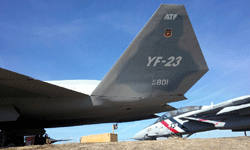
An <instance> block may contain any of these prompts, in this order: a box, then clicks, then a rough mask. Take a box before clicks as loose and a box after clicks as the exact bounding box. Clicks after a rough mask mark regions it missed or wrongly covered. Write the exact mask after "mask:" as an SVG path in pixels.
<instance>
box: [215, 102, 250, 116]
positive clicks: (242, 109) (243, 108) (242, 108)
mask: <svg viewBox="0 0 250 150" xmlns="http://www.w3.org/2000/svg"><path fill="white" fill-rule="evenodd" d="M249 110H250V104H243V105H239V106H230V107H225V108H223V109H222V110H220V111H219V112H218V113H217V114H216V115H221V114H228V113H234V112H235V111H238V113H239V115H249V114H250V112H249Z"/></svg>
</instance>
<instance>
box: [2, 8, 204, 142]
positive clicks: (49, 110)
mask: <svg viewBox="0 0 250 150" xmlns="http://www.w3.org/2000/svg"><path fill="white" fill-rule="evenodd" d="M207 71H208V67H207V64H206V61H205V59H204V57H203V54H202V51H201V48H200V46H199V43H198V41H197V38H196V35H195V33H194V30H193V28H192V25H191V23H190V20H189V17H188V15H187V11H186V9H185V7H184V5H165V4H163V5H161V6H160V7H159V8H158V9H157V11H156V12H155V13H154V14H153V16H152V17H151V18H150V20H149V21H148V22H147V24H146V25H145V26H144V27H143V29H142V30H141V31H140V32H139V34H138V35H137V36H136V37H135V39H134V40H133V41H132V43H131V44H130V45H129V46H128V48H127V49H126V50H125V52H124V53H123V54H122V55H121V57H120V58H119V59H118V61H117V62H116V63H115V64H114V66H113V67H112V68H111V70H110V71H109V72H108V73H107V74H106V76H105V77H104V78H103V79H102V81H101V82H100V83H99V84H98V86H97V87H96V88H95V89H94V91H93V92H92V93H91V94H90V95H88V94H86V93H85V92H80V91H84V89H83V90H80V91H79V90H76V89H75V88H73V87H75V86H74V83H75V82H74V81H65V80H64V81H49V82H44V81H40V80H38V79H34V78H31V77H29V76H26V75H22V74H19V73H16V72H13V71H10V70H6V69H3V68H0V79H1V80H0V114H1V115H0V130H1V136H0V137H1V138H0V141H1V143H0V144H1V145H8V144H9V143H11V144H12V145H13V144H14V145H20V142H21V141H22V140H21V141H20V140H19V141H17V140H14V139H17V138H14V137H13V136H14V135H15V134H14V133H18V134H19V136H24V135H39V136H42V135H43V134H45V130H44V128H52V127H67V126H76V125H85V124H95V123H108V122H127V121H135V120H141V119H150V118H156V117H157V116H156V115H154V114H155V113H159V112H164V111H169V110H175V108H174V107H171V106H170V105H167V104H166V103H170V102H175V101H180V100H185V99H186V98H185V96H184V94H185V93H186V92H187V91H188V90H189V89H190V88H191V87H192V86H193V85H194V84H195V83H196V82H197V81H198V80H199V79H200V78H201V77H202V76H203V75H204V74H205V73H206V72H207ZM76 82H78V81H76ZM77 84H79V83H77ZM65 85H72V86H65ZM21 143H22V142H21Z"/></svg>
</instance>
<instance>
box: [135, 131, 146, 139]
mask: <svg viewBox="0 0 250 150" xmlns="http://www.w3.org/2000/svg"><path fill="white" fill-rule="evenodd" d="M144 136H145V133H144V132H143V131H140V132H138V133H136V134H135V136H134V137H133V139H134V140H143V137H144Z"/></svg>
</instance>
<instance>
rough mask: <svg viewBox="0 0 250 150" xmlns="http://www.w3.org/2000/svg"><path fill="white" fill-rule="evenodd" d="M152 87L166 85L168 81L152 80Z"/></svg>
mask: <svg viewBox="0 0 250 150" xmlns="http://www.w3.org/2000/svg"><path fill="white" fill-rule="evenodd" d="M152 85H168V79H153V81H152Z"/></svg>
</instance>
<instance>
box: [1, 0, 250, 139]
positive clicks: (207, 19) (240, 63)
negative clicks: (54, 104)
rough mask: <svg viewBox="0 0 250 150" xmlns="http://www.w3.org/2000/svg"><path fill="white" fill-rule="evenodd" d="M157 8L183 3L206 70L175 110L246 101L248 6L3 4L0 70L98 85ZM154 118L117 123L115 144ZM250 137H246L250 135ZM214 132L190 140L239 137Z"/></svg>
mask: <svg viewBox="0 0 250 150" xmlns="http://www.w3.org/2000/svg"><path fill="white" fill-rule="evenodd" d="M160 4H184V5H185V7H186V9H187V12H188V15H189V18H190V20H191V23H192V25H193V28H194V31H195V33H196V36H197V38H198V41H199V43H200V46H201V49H202V51H203V54H204V57H205V59H206V61H207V64H208V67H209V69H210V70H209V72H208V73H207V74H206V75H205V76H204V77H203V78H202V79H201V80H200V81H198V82H197V83H196V84H195V85H194V86H193V87H192V88H191V89H190V90H189V91H188V92H187V93H186V95H185V96H186V97H187V98H188V100H185V101H182V102H178V103H171V105H172V106H174V107H177V108H178V107H183V106H189V105H210V103H211V102H214V104H216V103H219V102H223V101H226V100H228V99H232V98H235V97H239V96H243V95H249V94H250V91H249V89H250V88H249V87H250V78H249V75H250V59H249V56H250V50H249V46H250V38H249V36H250V27H249V25H250V15H249V14H250V9H249V6H250V1H237V3H236V1H235V0H232V1H213V0H209V1H202V0H197V1H191V0H190V1H186V0H184V1H163V0H150V1H149V0H137V1H134V0H128V1H118V0H117V1H108V0H106V1H103V0H100V1H97V0H93V1H80V0H79V1H76V0H72V1H68V0H60V1H55V0H51V1H48V0H44V1H41V0H23V1H20V0H0V67H2V68H5V69H8V70H12V71H15V72H18V73H21V74H25V75H28V76H31V77H33V78H37V79H40V80H43V81H48V80H67V79H93V80H101V79H102V78H103V77H104V75H105V74H106V73H107V72H108V71H109V69H110V68H111V67H112V65H113V64H114V63H115V62H116V61H117V59H118V58H119V57H120V55H121V54H122V53H123V51H124V50H125V49H126V48H127V46H128V45H129V44H130V42H131V41H132V40H133V39H134V37H135V36H136V35H137V34H138V32H139V31H140V30H141V28H142V27H143V26H144V25H145V23H146V22H147V21H148V19H149V18H150V17H151V16H152V14H153V13H154V12H155V11H156V9H157V8H158V7H159V6H160ZM154 120H155V119H153V120H145V121H137V122H130V123H120V124H119V129H118V130H116V133H118V137H119V140H123V139H128V138H131V137H133V135H134V134H135V133H137V132H138V131H140V130H141V129H143V128H144V127H146V126H148V125H149V124H151V123H152V122H154ZM107 132H112V124H99V125H84V126H77V127H67V128H53V129H47V133H48V134H49V136H50V137H52V138H56V139H61V138H73V139H74V141H76V139H77V137H78V140H79V138H80V137H81V136H84V135H89V134H100V133H107ZM249 134H250V133H249ZM238 135H243V133H241V132H240V133H235V132H233V133H232V132H231V131H211V132H205V133H199V134H196V135H193V136H192V137H193V138H195V137H199V138H206V137H220V136H238Z"/></svg>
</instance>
